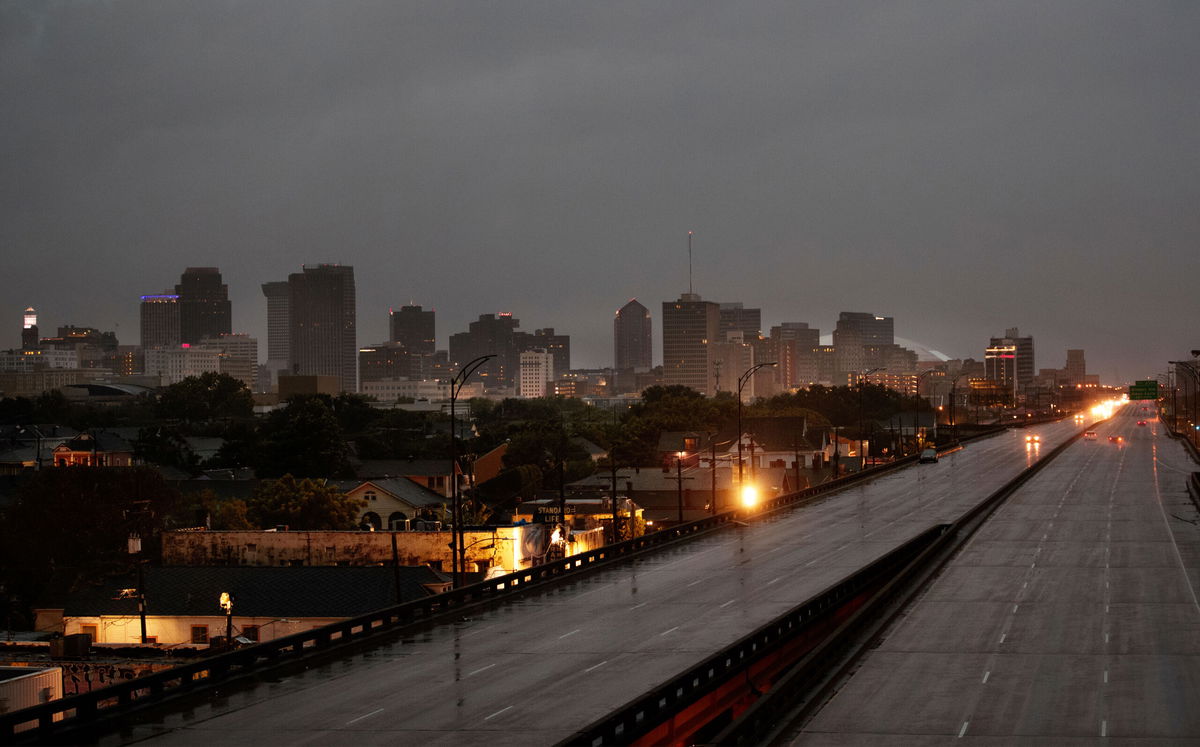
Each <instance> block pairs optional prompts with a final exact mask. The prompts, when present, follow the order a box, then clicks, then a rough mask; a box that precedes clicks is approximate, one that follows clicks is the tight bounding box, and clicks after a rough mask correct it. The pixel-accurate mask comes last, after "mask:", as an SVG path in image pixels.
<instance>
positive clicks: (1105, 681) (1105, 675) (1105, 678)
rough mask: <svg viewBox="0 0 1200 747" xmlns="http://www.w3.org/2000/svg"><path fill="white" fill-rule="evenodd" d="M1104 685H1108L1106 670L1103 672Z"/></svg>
mask: <svg viewBox="0 0 1200 747" xmlns="http://www.w3.org/2000/svg"><path fill="white" fill-rule="evenodd" d="M1104 684H1106V685H1107V684H1108V670H1107V669H1105V670H1104Z"/></svg>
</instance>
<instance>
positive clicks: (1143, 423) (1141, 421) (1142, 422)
mask: <svg viewBox="0 0 1200 747" xmlns="http://www.w3.org/2000/svg"><path fill="white" fill-rule="evenodd" d="M1145 424H1146V421H1145V420H1139V421H1138V425H1145Z"/></svg>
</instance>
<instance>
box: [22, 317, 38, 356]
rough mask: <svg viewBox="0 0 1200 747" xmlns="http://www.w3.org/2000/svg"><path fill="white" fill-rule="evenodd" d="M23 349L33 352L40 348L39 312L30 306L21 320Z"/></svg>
mask: <svg viewBox="0 0 1200 747" xmlns="http://www.w3.org/2000/svg"><path fill="white" fill-rule="evenodd" d="M21 322H22V324H21V348H22V349H23V350H33V349H34V348H36V347H37V346H38V325H37V312H36V311H34V308H33V307H32V306H30V307H29V308H27V309H25V316H24V317H23V318H22V320H21Z"/></svg>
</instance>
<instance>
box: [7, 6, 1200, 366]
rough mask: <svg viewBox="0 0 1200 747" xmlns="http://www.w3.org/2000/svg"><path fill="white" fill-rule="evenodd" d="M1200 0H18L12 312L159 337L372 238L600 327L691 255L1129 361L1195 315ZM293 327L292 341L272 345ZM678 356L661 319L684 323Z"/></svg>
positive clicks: (1188, 332)
mask: <svg viewBox="0 0 1200 747" xmlns="http://www.w3.org/2000/svg"><path fill="white" fill-rule="evenodd" d="M1198 32H1200V8H1198V7H1196V6H1194V5H1191V4H1177V3H1165V2H1164V3H1138V4H1127V3H1094V2H1088V3H1074V2H1057V3H1052V4H1047V3H1032V2H1010V3H1002V4H993V5H982V4H970V5H964V4H961V3H956V2H930V3H921V4H898V3H894V4H872V3H838V4H828V5H797V4H790V3H778V4H773V3H771V4H769V3H757V4H755V5H754V6H752V7H749V8H747V7H746V6H742V5H731V4H726V3H662V4H655V5H653V6H645V5H641V4H611V3H605V4H603V5H600V4H595V5H569V6H564V5H559V4H553V3H517V4H500V5H481V4H477V3H438V4H420V5H409V4H395V3H353V4H340V3H339V4H332V3H303V2H287V3H283V2H259V3H253V4H237V3H223V4H216V3H202V4H188V3H144V2H140V3H139V2H128V3H105V4H40V3H37V4H32V3H26V4H17V3H7V4H4V5H2V6H0V100H2V101H3V102H4V120H5V127H4V130H3V133H2V134H0V159H2V163H3V164H4V168H3V176H2V177H0V195H2V196H0V246H2V247H3V256H4V258H5V266H6V269H7V272H5V273H3V275H2V276H0V293H2V294H3V297H4V298H6V299H8V304H7V305H6V306H5V309H4V314H5V315H6V316H5V317H4V318H5V320H7V321H6V322H5V323H4V324H0V348H7V347H15V346H17V345H18V344H19V326H18V323H19V315H20V314H21V312H22V310H23V309H24V308H25V307H26V306H34V307H36V308H37V309H38V311H39V314H40V316H41V325H42V327H43V328H44V329H47V330H52V329H53V328H55V327H57V326H59V325H66V324H76V325H89V326H95V327H98V328H100V329H104V330H115V331H116V332H117V335H118V337H119V338H120V339H121V342H122V343H126V344H136V343H137V336H138V313H139V305H138V298H139V296H140V295H142V294H148V293H157V292H161V291H163V290H164V289H168V288H170V287H172V286H173V284H174V283H176V282H177V281H178V279H179V275H180V273H181V272H182V271H183V270H184V269H185V267H189V266H216V267H219V268H220V269H221V272H222V275H223V277H224V282H226V283H227V284H228V285H229V290H230V298H231V300H232V309H233V329H234V331H239V332H248V333H250V334H251V335H254V336H255V337H257V338H259V339H260V340H265V339H266V305H265V301H264V299H263V297H262V293H261V290H260V285H261V284H262V283H263V282H267V281H272V280H280V279H284V278H285V277H286V276H287V275H288V274H289V273H293V272H298V271H299V268H300V266H301V265H302V264H313V263H319V262H340V263H344V264H349V265H353V266H354V267H355V271H356V273H357V305H358V342H359V344H362V345H366V344H371V343H374V342H378V341H381V340H384V339H386V337H387V319H388V318H387V311H388V308H389V307H392V306H395V307H399V306H400V305H402V304H406V303H409V302H410V301H411V302H415V303H417V304H421V305H423V306H424V307H425V308H433V309H436V310H437V312H438V319H437V323H438V327H437V337H438V347H445V345H446V340H447V338H448V337H449V336H450V335H451V334H453V333H455V332H459V331H462V330H464V329H466V325H467V323H468V322H469V321H471V320H474V319H476V318H477V316H478V315H479V314H484V313H494V312H499V311H511V312H512V313H513V314H514V315H515V316H516V317H518V318H519V319H521V320H522V324H523V327H525V328H528V329H533V328H535V327H554V328H555V329H557V330H558V331H559V332H560V333H563V334H569V335H570V336H571V337H572V341H573V347H574V354H573V359H572V364H573V365H575V366H579V367H587V366H605V365H610V364H611V363H612V354H613V353H612V314H613V312H614V311H615V310H616V309H617V308H619V307H620V306H621V305H622V304H624V303H625V302H626V301H627V300H628V299H630V298H634V297H636V298H638V299H639V300H640V301H641V302H642V303H644V304H645V305H646V306H647V307H648V308H649V309H650V310H651V313H652V315H653V317H654V325H655V344H656V346H660V345H661V335H660V332H659V330H660V328H659V324H660V322H661V319H660V313H659V307H660V304H661V302H662V301H667V300H671V299H674V298H676V297H678V296H679V294H680V293H681V292H683V291H686V290H687V288H688V283H689V278H688V262H687V232H688V231H694V232H695V247H694V274H693V278H692V284H693V287H694V289H695V291H696V292H697V293H699V294H701V295H702V296H703V297H704V298H705V299H706V300H712V301H741V302H744V303H745V304H746V305H747V306H754V307H760V308H761V309H762V310H763V319H762V321H763V327H764V330H765V329H766V328H768V327H770V326H771V325H773V324H778V323H780V322H791V321H797V322H808V323H809V324H810V325H812V326H815V327H819V328H820V329H821V331H822V333H826V334H827V333H828V332H829V331H831V330H832V328H833V325H834V321H835V320H836V318H837V315H838V313H839V312H840V311H846V310H853V311H865V312H871V313H876V314H881V315H887V316H890V317H894V318H895V320H896V330H895V331H896V335H897V336H901V337H904V338H908V339H911V340H915V341H918V342H920V343H922V344H924V345H926V346H928V347H931V348H935V349H937V350H940V351H942V352H944V353H946V354H947V355H949V356H951V357H974V358H977V359H978V358H981V357H982V353H983V348H984V347H985V346H986V344H987V342H988V338H989V337H991V336H997V335H1002V334H1004V331H1005V329H1007V328H1010V327H1020V329H1021V330H1022V332H1023V333H1025V334H1030V335H1033V336H1034V337H1035V338H1036V340H1037V345H1038V365H1039V366H1060V365H1062V363H1063V358H1064V356H1065V351H1066V349H1067V348H1082V349H1086V350H1087V354H1088V364H1089V370H1091V371H1093V372H1095V373H1098V374H1100V376H1101V377H1102V379H1103V380H1104V381H1105V382H1106V383H1118V382H1122V381H1129V380H1132V379H1135V378H1143V377H1145V376H1148V375H1151V374H1153V373H1154V372H1155V371H1160V370H1163V369H1164V368H1165V366H1166V361H1167V360H1170V359H1173V358H1176V357H1179V356H1180V355H1181V353H1182V352H1183V351H1185V350H1187V349H1189V348H1196V347H1198V346H1200V345H1198V343H1200V341H1198V340H1197V339H1196V338H1195V318H1196V312H1197V301H1196V299H1197V294H1196V292H1195V282H1196V278H1197V277H1198V276H1200V253H1198V252H1197V251H1196V247H1197V239H1198V238H1200V215H1198V213H1197V211H1196V209H1195V206H1196V205H1197V204H1200V188H1198V187H1197V184H1196V181H1195V179H1194V176H1193V175H1194V174H1195V173H1197V171H1198V168H1197V167H1200V127H1197V120H1198V116H1197V115H1198V114H1200V99H1198V97H1197V96H1196V95H1195V81H1194V75H1195V70H1197V69H1200V41H1198V39H1200V33H1198ZM264 355H265V354H264V351H263V348H262V347H261V346H260V357H264ZM656 361H661V351H658V352H657V353H656Z"/></svg>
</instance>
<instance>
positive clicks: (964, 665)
mask: <svg viewBox="0 0 1200 747" xmlns="http://www.w3.org/2000/svg"><path fill="white" fill-rule="evenodd" d="M1153 417H1154V414H1153V413H1152V412H1146V411H1143V410H1142V409H1141V406H1140V405H1138V404H1136V403H1134V404H1129V405H1126V406H1125V407H1124V408H1122V410H1121V411H1119V413H1118V414H1117V415H1116V416H1115V417H1114V418H1112V419H1111V420H1110V421H1107V422H1106V423H1104V424H1103V425H1102V426H1101V427H1099V428H1098V431H1099V438H1098V439H1097V440H1096V441H1090V440H1082V439H1081V440H1079V441H1077V442H1076V443H1074V444H1073V445H1072V446H1070V447H1069V448H1068V449H1067V450H1066V451H1065V452H1063V454H1062V455H1060V456H1059V457H1058V458H1057V459H1056V460H1055V461H1054V462H1052V463H1051V464H1050V465H1048V467H1047V468H1046V469H1045V470H1043V471H1042V472H1040V473H1039V474H1038V475H1037V476H1035V477H1034V478H1033V479H1032V480H1030V481H1029V482H1028V483H1026V484H1025V485H1024V486H1023V487H1022V488H1021V489H1020V490H1019V491H1018V492H1017V493H1015V494H1014V495H1013V496H1011V497H1010V498H1009V499H1008V501H1006V502H1005V503H1004V504H1003V506H1001V508H1000V509H999V510H998V511H997V512H996V513H995V514H994V515H993V516H992V518H991V519H990V520H989V521H987V522H986V523H985V524H984V525H983V526H982V527H981V528H980V530H979V532H978V533H977V534H976V535H975V536H974V537H973V538H972V539H971V540H970V541H969V543H968V544H967V546H966V547H965V548H964V549H963V551H962V552H961V553H960V554H959V555H958V556H957V557H956V558H955V559H954V560H953V561H952V563H951V564H950V565H948V566H947V567H946V568H944V569H943V571H942V573H941V574H940V576H939V577H938V578H937V580H936V581H935V582H934V583H933V584H932V585H930V586H929V587H928V588H927V589H926V590H925V591H924V592H923V593H922V594H921V596H920V597H919V599H918V600H917V601H916V602H915V603H914V604H913V605H910V607H909V608H908V609H907V610H906V611H905V612H904V614H903V615H902V616H901V617H899V618H898V621H897V622H896V623H895V624H893V625H892V626H891V628H890V629H889V630H888V631H887V632H886V633H885V637H884V639H883V641H882V643H881V645H879V646H878V647H877V648H874V649H873V650H872V651H871V652H870V653H869V654H868V655H867V656H866V657H865V658H864V659H863V660H862V661H861V662H860V664H859V666H858V668H857V670H856V671H855V672H854V673H853V674H852V676H851V677H849V678H848V679H847V680H846V681H845V682H844V683H843V684H842V686H841V688H840V689H839V690H838V691H837V692H836V693H835V694H834V695H833V697H832V698H830V699H829V700H828V702H827V703H825V704H824V706H823V707H822V708H821V709H820V710H819V711H818V712H817V713H816V714H815V715H814V716H813V717H812V718H811V719H810V720H809V721H808V723H807V724H806V725H804V726H803V728H802V729H801V730H800V731H799V732H798V733H792V734H791V736H790V737H788V739H787V740H785V741H787V742H788V743H791V744H795V745H803V746H805V747H812V746H815V745H850V744H853V745H868V746H872V745H876V746H878V745H889V746H890V745H901V744H903V745H909V744H949V743H951V742H953V743H955V744H960V745H961V744H969V743H971V742H974V743H976V744H986V745H1008V744H1035V745H1071V744H1095V743H1099V742H1101V741H1107V742H1115V743H1120V744H1154V745H1172V744H1178V745H1182V744H1189V745H1195V744H1198V743H1200V708H1197V707H1196V706H1197V703H1198V702H1200V602H1198V601H1197V590H1198V589H1200V527H1198V526H1197V525H1196V522H1197V512H1196V509H1195V507H1194V505H1193V504H1192V502H1191V501H1190V499H1189V497H1188V494H1187V487H1186V482H1185V481H1186V478H1187V473H1189V472H1191V471H1193V470H1195V469H1197V466H1196V465H1195V463H1194V462H1193V461H1192V460H1191V458H1190V457H1189V456H1188V455H1187V453H1186V452H1185V450H1184V447H1183V446H1182V445H1181V444H1180V443H1178V442H1176V441H1173V440H1172V439H1170V438H1169V437H1168V436H1167V435H1166V434H1165V433H1164V431H1163V429H1162V427H1161V426H1160V425H1159V424H1158V422H1157V421H1156V420H1154V419H1153ZM1139 419H1146V420H1148V421H1149V422H1148V423H1147V425H1145V426H1138V425H1137V420H1139ZM1109 436H1121V437H1123V438H1124V442H1123V443H1121V444H1117V443H1113V442H1110V441H1109V440H1108V437H1109Z"/></svg>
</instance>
